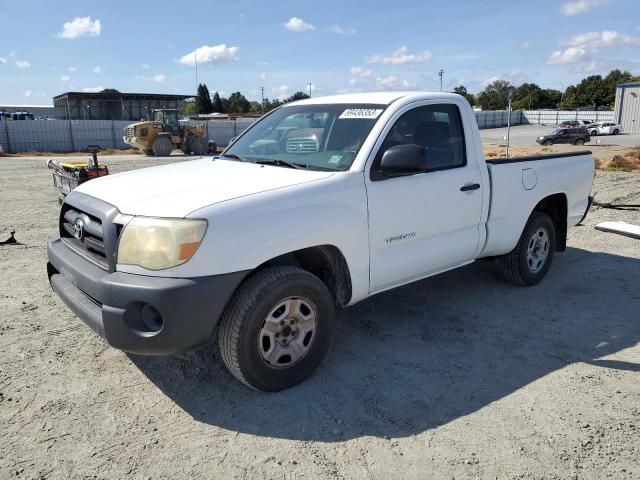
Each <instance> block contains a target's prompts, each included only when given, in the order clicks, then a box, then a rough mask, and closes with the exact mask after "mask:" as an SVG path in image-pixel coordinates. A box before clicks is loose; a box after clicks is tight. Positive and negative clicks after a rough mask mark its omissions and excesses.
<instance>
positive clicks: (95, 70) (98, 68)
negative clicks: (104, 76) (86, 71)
mask: <svg viewBox="0 0 640 480" xmlns="http://www.w3.org/2000/svg"><path fill="white" fill-rule="evenodd" d="M93 73H102V68H100V65H98V66H97V67H96V68H94V69H93Z"/></svg>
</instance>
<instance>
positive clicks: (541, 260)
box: [527, 228, 551, 273]
mask: <svg viewBox="0 0 640 480" xmlns="http://www.w3.org/2000/svg"><path fill="white" fill-rule="evenodd" d="M550 244H551V242H550V239H549V233H548V232H547V230H545V229H544V228H538V229H537V230H536V231H535V232H534V233H533V235H532V236H531V238H530V239H529V243H528V244H527V265H528V267H529V271H530V272H531V273H537V272H539V271H540V269H542V267H544V264H545V263H546V261H547V257H548V256H549V248H550Z"/></svg>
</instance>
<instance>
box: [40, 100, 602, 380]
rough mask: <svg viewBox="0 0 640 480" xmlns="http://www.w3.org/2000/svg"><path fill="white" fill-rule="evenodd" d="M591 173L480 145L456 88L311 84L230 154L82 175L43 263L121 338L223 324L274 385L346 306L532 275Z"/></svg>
mask: <svg viewBox="0 0 640 480" xmlns="http://www.w3.org/2000/svg"><path fill="white" fill-rule="evenodd" d="M593 173H594V163H593V158H592V156H591V153H590V152H569V153H556V154H551V155H541V156H533V157H521V158H517V157H515V158H509V159H506V160H485V158H484V155H483V151H482V142H481V140H480V132H479V130H478V125H477V123H476V117H475V114H474V112H473V110H472V109H471V106H470V105H469V103H467V101H466V100H465V99H464V98H463V97H461V96H459V95H454V94H449V93H422V92H413V93H411V92H409V93H407V92H404V93H402V92H384V93H362V94H353V95H340V96H334V97H324V98H322V97H318V98H311V99H306V100H302V101H299V102H293V103H288V104H286V105H283V106H282V107H280V108H277V109H276V110H273V111H272V112H270V113H269V114H267V115H265V116H264V117H263V118H262V119H260V120H259V121H258V122H256V123H255V124H254V125H253V126H252V127H250V128H249V129H248V130H246V131H245V132H244V133H243V134H241V135H240V136H239V137H238V138H237V139H236V140H235V141H234V142H233V143H232V144H231V145H230V146H228V147H227V149H226V150H225V151H224V153H223V154H221V155H220V156H217V157H213V158H203V159H199V160H193V161H188V162H179V163H174V164H170V165H164V166H158V167H153V168H149V169H144V170H136V171H130V172H126V173H121V174H118V175H110V176H108V177H102V178H98V179H95V180H92V181H91V182H87V183H84V184H82V185H80V186H79V187H78V188H76V189H75V190H74V191H72V192H71V193H70V194H69V195H68V196H67V197H66V199H65V201H64V203H63V205H62V210H61V213H60V218H59V233H58V235H56V236H55V237H53V238H52V239H50V241H49V244H48V257H49V263H48V265H47V271H48V274H49V280H50V282H51V285H52V287H53V289H54V291H55V292H56V293H57V294H58V295H59V296H60V298H61V299H62V300H63V301H64V302H65V303H66V304H67V305H68V307H69V308H70V309H71V310H72V311H73V312H75V313H76V315H78V316H79V317H80V318H81V319H82V320H83V321H84V322H85V323H87V324H88V325H89V326H90V327H91V328H92V329H93V330H94V331H95V332H97V333H98V334H99V335H101V336H102V337H104V338H105V339H106V340H107V341H108V342H109V343H110V344H111V345H112V346H113V347H116V348H119V349H121V350H124V351H128V352H135V353H140V354H148V355H167V354H178V353H183V352H185V351H189V350H193V349H195V348H197V347H199V346H202V345H204V344H206V343H208V342H210V341H212V340H214V338H217V341H218V343H219V347H220V351H221V356H222V359H223V361H224V362H225V364H226V366H227V367H228V368H229V370H230V371H231V373H232V374H233V375H235V376H236V377H237V378H238V379H239V380H240V381H242V382H244V383H245V384H247V385H249V386H251V387H253V388H255V389H258V390H264V391H275V390H281V389H283V388H287V387H290V386H292V385H295V384H296V383H299V382H301V381H303V380H304V379H305V378H306V377H307V376H309V375H310V374H311V373H312V372H313V371H314V370H315V369H316V367H317V366H318V365H319V364H320V361H321V360H322V357H323V356H324V354H325V352H326V351H327V347H328V345H329V339H330V334H331V331H332V328H333V323H334V310H335V307H347V306H350V305H353V304H355V303H357V302H360V301H362V300H366V299H367V298H369V297H371V296H372V295H376V294H378V293H380V292H384V291H385V290H389V289H391V288H394V287H398V286H400V285H404V284H407V283H410V282H414V281H416V280H419V279H422V278H425V277H429V276H432V275H437V274H439V273H441V272H445V271H447V270H451V269H454V268H457V267H461V266H463V265H467V264H469V263H472V262H474V261H476V260H480V259H498V261H499V262H501V266H502V270H503V272H504V275H505V277H506V279H507V280H508V281H510V282H512V283H514V284H517V285H535V284H536V283H538V282H539V281H540V280H542V278H543V277H544V276H545V275H546V273H547V271H548V270H549V267H550V265H551V261H552V259H553V256H554V253H556V252H562V251H564V249H565V247H566V242H567V231H568V229H569V228H570V227H572V226H573V225H576V224H577V223H579V222H580V221H581V219H582V218H584V216H585V215H586V213H587V210H588V208H589V205H590V197H589V192H590V189H591V184H592V181H593ZM488 281H490V280H489V279H488ZM460 288H461V289H464V287H463V286H460ZM532 294H533V295H539V294H540V293H539V292H537V293H532ZM452 295H453V296H454V297H455V295H456V292H452ZM508 295H509V290H506V289H505V296H508ZM507 301H508V300H507ZM541 301H544V299H541ZM496 308H499V306H496ZM471 313H472V312H470V314H471ZM389 321H390V322H392V321H393V318H389ZM218 327H219V328H218ZM407 334H408V335H410V332H408V333H407ZM382 348H384V347H382Z"/></svg>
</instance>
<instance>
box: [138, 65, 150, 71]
mask: <svg viewBox="0 0 640 480" xmlns="http://www.w3.org/2000/svg"><path fill="white" fill-rule="evenodd" d="M140 68H144V69H145V70H149V69H150V68H151V67H150V66H149V65H147V64H146V63H143V64H142V65H140Z"/></svg>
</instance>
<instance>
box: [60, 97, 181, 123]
mask: <svg viewBox="0 0 640 480" xmlns="http://www.w3.org/2000/svg"><path fill="white" fill-rule="evenodd" d="M192 97H193V95H163V94H155V93H120V92H115V91H112V92H101V93H86V92H67V93H63V94H61V95H58V96H55V97H53V106H54V108H55V116H56V118H61V119H70V120H134V121H137V120H147V119H148V118H149V117H148V115H149V113H151V111H152V110H153V109H154V108H177V109H178V110H180V111H183V110H184V101H185V100H186V99H187V98H192Z"/></svg>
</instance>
